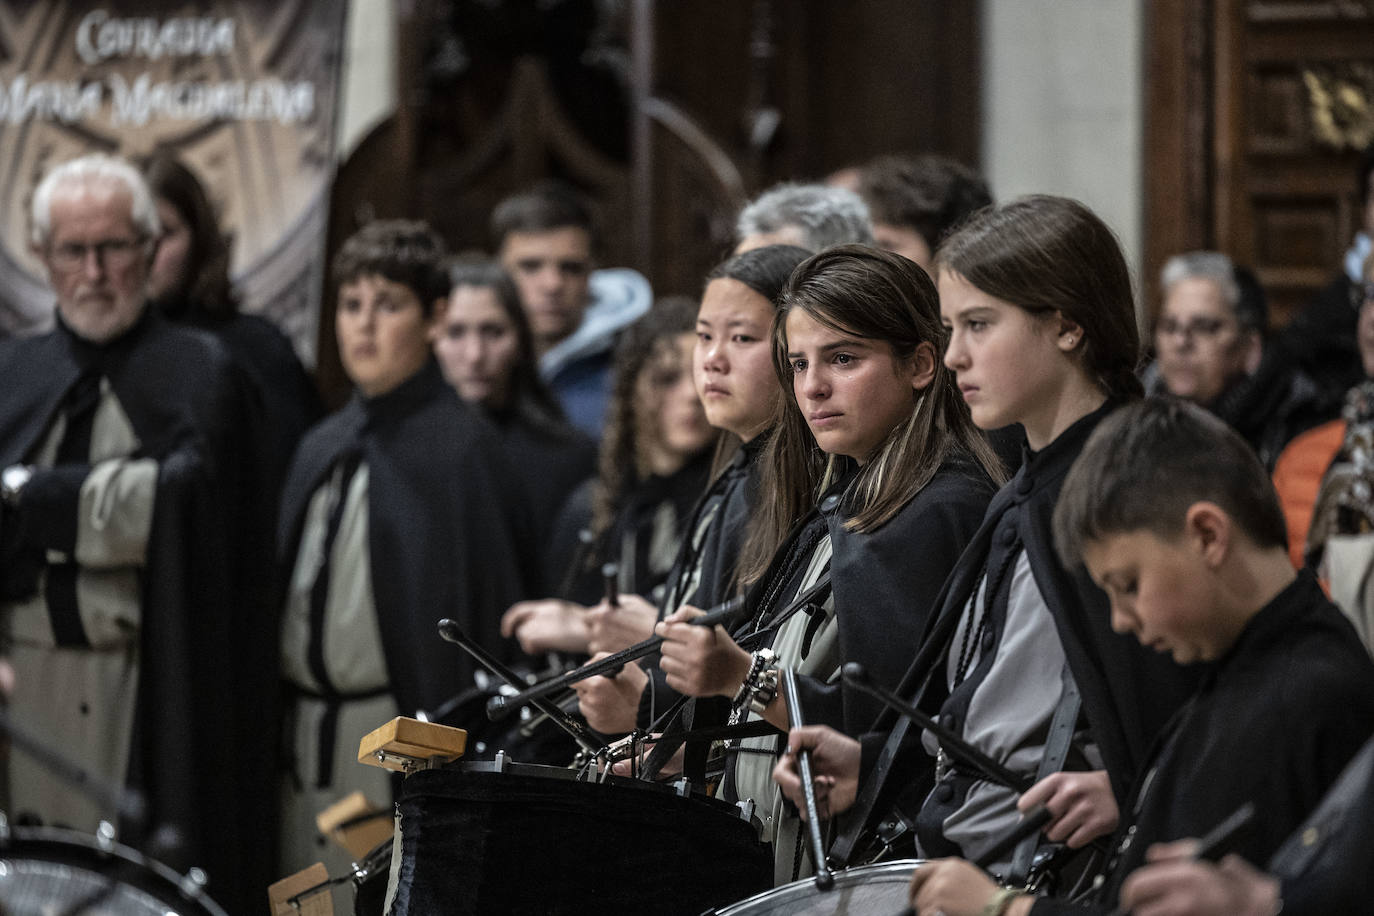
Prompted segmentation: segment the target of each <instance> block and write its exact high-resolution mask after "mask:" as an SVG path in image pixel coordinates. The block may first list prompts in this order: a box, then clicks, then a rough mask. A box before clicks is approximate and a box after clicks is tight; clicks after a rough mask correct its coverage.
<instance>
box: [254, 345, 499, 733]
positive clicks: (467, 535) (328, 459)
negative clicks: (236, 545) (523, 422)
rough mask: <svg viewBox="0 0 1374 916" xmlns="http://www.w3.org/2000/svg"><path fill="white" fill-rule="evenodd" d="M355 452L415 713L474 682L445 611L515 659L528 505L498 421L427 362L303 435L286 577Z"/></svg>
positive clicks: (396, 661)
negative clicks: (343, 461)
mask: <svg viewBox="0 0 1374 916" xmlns="http://www.w3.org/2000/svg"><path fill="white" fill-rule="evenodd" d="M354 449H357V450H359V452H360V455H361V460H362V462H363V463H365V464H366V465H367V467H368V473H369V477H368V494H367V500H368V502H367V505H368V548H369V554H370V556H369V558H368V560H369V562H370V564H371V570H372V588H373V599H374V601H375V604H376V607H377V621H378V625H379V626H380V629H381V635H382V650H383V654H384V655H385V657H386V664H387V672H388V675H389V677H390V680H391V691H392V693H393V694H394V696H395V697H396V701H397V704H398V706H399V707H400V710H401V713H402V714H403V715H414V714H415V712H416V711H417V710H428V709H433V708H435V707H436V706H438V705H440V704H441V703H443V702H444V701H445V700H447V699H449V698H450V697H453V696H455V695H457V694H458V693H460V692H462V691H464V690H466V689H467V688H469V687H471V686H472V673H473V663H472V662H471V660H470V659H469V657H468V655H467V654H466V653H465V652H463V651H462V650H461V649H459V648H458V647H457V646H454V645H451V644H449V643H447V642H444V641H443V640H441V639H440V638H439V635H438V630H437V623H438V621H439V620H440V619H441V618H445V617H448V618H452V619H453V620H455V621H457V622H458V624H459V626H461V627H462V629H463V631H464V632H465V633H466V634H467V636H468V637H469V638H471V639H473V640H475V641H476V642H478V643H479V644H481V645H482V646H484V647H485V648H486V649H487V650H488V651H490V652H492V653H493V654H496V655H509V647H508V646H507V645H506V644H504V642H503V640H502V639H501V636H500V632H499V624H500V619H501V614H502V612H504V611H505V609H506V608H507V607H509V606H510V605H511V604H512V603H514V602H515V601H518V600H520V599H521V598H522V597H524V596H525V588H524V583H523V582H522V579H521V575H520V570H521V562H520V560H521V558H520V557H519V555H518V554H519V550H520V547H519V543H520V542H519V540H518V539H517V537H516V536H515V534H513V531H515V530H517V529H518V528H519V525H520V522H519V521H518V519H521V518H523V517H524V516H523V513H524V509H523V503H522V502H521V500H520V497H519V494H518V493H517V492H516V491H515V487H514V484H513V483H512V481H511V480H510V478H509V477H507V476H506V475H505V474H504V473H502V471H501V465H500V464H499V462H500V461H501V454H502V453H501V445H500V443H499V442H498V441H497V439H496V433H495V431H494V430H493V429H492V428H491V424H490V422H489V421H487V420H486V418H484V417H483V416H481V414H480V413H479V412H478V411H476V410H475V409H474V408H471V407H469V406H467V405H466V404H464V403H463V402H462V401H461V400H460V399H459V397H458V395H457V393H456V392H455V391H454V390H453V389H452V388H450V387H449V386H448V385H447V383H445V382H444V379H443V377H442V375H441V374H440V372H439V367H438V365H437V364H436V363H434V361H433V360H430V361H429V362H428V363H427V364H426V365H425V367H424V368H423V369H421V370H420V372H418V373H416V374H415V375H414V376H412V377H411V378H409V379H407V380H406V381H404V382H402V383H401V384H400V385H398V386H397V387H396V388H395V389H393V390H391V391H389V392H387V393H386V394H383V395H380V396H378V397H375V398H364V397H362V396H361V395H358V394H355V395H354V397H353V398H352V400H350V401H349V402H348V403H347V404H346V405H345V406H344V407H343V408H342V409H340V410H339V411H338V412H337V413H335V414H333V415H332V416H330V417H328V418H326V419H325V420H324V421H322V422H321V423H319V424H318V425H317V426H315V427H314V428H313V429H312V430H311V431H310V432H309V433H307V434H306V437H305V439H304V440H303V441H302V442H301V445H300V448H299V449H297V451H296V457H295V460H294V461H293V462H292V465H291V471H290V474H289V475H288V476H287V481H286V489H285V491H284V492H283V495H282V507H281V521H280V524H279V526H278V545H279V552H280V557H281V576H282V581H285V578H286V577H287V576H289V575H290V574H291V570H292V568H293V567H294V565H295V558H296V550H297V547H298V544H299V540H300V536H301V528H302V524H303V522H304V519H305V512H306V508H307V506H308V505H309V502H310V498H311V496H312V495H313V494H314V492H315V491H316V490H317V489H318V488H319V487H320V486H321V485H322V484H323V483H324V482H325V480H326V479H327V477H328V475H329V473H330V472H331V470H332V469H333V468H334V466H335V464H336V463H337V462H338V461H339V459H340V458H342V457H343V456H344V455H345V454H347V453H349V452H350V451H351V450H354ZM282 593H283V594H284V589H282ZM379 724H380V723H379Z"/></svg>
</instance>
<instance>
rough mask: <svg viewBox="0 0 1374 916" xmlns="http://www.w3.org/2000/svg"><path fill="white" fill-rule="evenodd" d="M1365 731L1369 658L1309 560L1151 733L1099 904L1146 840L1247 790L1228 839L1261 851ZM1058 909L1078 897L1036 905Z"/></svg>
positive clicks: (1304, 807) (1273, 843)
mask: <svg viewBox="0 0 1374 916" xmlns="http://www.w3.org/2000/svg"><path fill="white" fill-rule="evenodd" d="M1371 732H1374V661H1371V660H1370V657H1369V654H1368V652H1366V651H1365V648H1364V646H1363V645H1362V644H1361V643H1360V640H1359V637H1358V636H1356V635H1355V631H1354V629H1353V628H1352V627H1351V625H1350V622H1349V621H1348V620H1346V618H1345V616H1344V615H1343V614H1341V612H1340V611H1339V610H1338V609H1337V608H1336V607H1335V605H1333V604H1331V602H1329V601H1328V600H1327V599H1326V596H1325V595H1323V594H1322V591H1321V588H1320V586H1318V585H1317V580H1316V578H1315V577H1314V576H1313V575H1312V574H1311V573H1310V572H1309V571H1306V570H1304V571H1302V572H1300V573H1299V574H1298V576H1297V578H1296V579H1295V580H1294V581H1293V583H1292V584H1290V585H1289V586H1288V587H1287V588H1285V589H1284V590H1283V591H1281V592H1280V593H1279V594H1278V595H1277V596H1275V598H1274V599H1273V600H1272V601H1270V602H1269V603H1268V604H1267V605H1265V607H1264V608H1263V609H1262V610H1260V612H1259V613H1258V614H1257V615H1256V616H1255V617H1254V618H1252V619H1251V621H1250V623H1249V624H1248V625H1247V626H1246V628H1245V629H1244V630H1243V631H1242V632H1241V635H1240V638H1239V639H1238V640H1237V641H1236V643H1235V645H1234V646H1232V647H1231V649H1230V650H1229V651H1228V652H1227V653H1226V655H1225V656H1224V657H1223V658H1222V659H1220V660H1219V661H1218V662H1217V663H1216V665H1215V667H1214V668H1213V670H1211V671H1209V672H1208V673H1207V675H1206V676H1205V677H1204V679H1203V683H1202V685H1201V687H1200V689H1199V690H1198V692H1197V694H1196V695H1195V696H1194V697H1193V699H1192V700H1190V701H1189V703H1188V704H1187V705H1186V706H1185V707H1184V708H1183V709H1182V710H1180V711H1179V713H1178V715H1177V716H1176V717H1175V719H1174V720H1173V721H1172V722H1171V723H1170V724H1169V726H1168V728H1167V729H1166V730H1165V732H1164V734H1163V735H1162V736H1161V738H1160V740H1159V741H1158V743H1157V744H1156V746H1155V748H1154V749H1153V752H1152V754H1151V760H1150V766H1149V768H1148V770H1146V771H1145V772H1144V774H1143V775H1142V778H1141V779H1140V780H1139V781H1138V783H1137V785H1136V787H1135V791H1134V792H1133V794H1132V797H1131V800H1130V803H1129V804H1128V805H1126V806H1125V807H1123V808H1122V816H1121V826H1120V827H1119V828H1118V830H1117V835H1116V837H1115V838H1114V841H1113V843H1112V844H1111V848H1112V849H1116V850H1119V852H1118V855H1117V858H1116V861H1114V862H1113V863H1110V864H1109V866H1108V869H1107V874H1106V879H1105V882H1104V883H1103V885H1102V890H1101V891H1100V892H1099V895H1098V896H1097V897H1096V906H1095V907H1094V908H1100V909H1101V910H1102V911H1105V910H1106V908H1107V907H1108V906H1109V905H1111V904H1113V903H1115V902H1116V898H1117V895H1118V893H1119V892H1120V889H1121V883H1122V882H1123V881H1124V880H1125V879H1126V877H1127V876H1128V875H1129V874H1130V873H1131V872H1132V871H1134V870H1135V869H1136V868H1137V867H1138V866H1140V865H1141V864H1142V863H1143V862H1144V858H1145V851H1146V849H1147V848H1148V847H1149V845H1150V844H1151V843H1161V842H1170V841H1173V840H1180V839H1183V838H1185V837H1197V836H1202V835H1203V834H1204V833H1206V832H1207V831H1208V830H1210V829H1212V827H1214V826H1216V825H1217V824H1219V823H1221V821H1222V820H1224V819H1225V818H1226V817H1227V816H1228V815H1230V814H1231V813H1232V812H1233V811H1234V810H1235V809H1236V808H1238V807H1239V806H1240V805H1241V804H1243V803H1244V802H1247V801H1249V802H1253V803H1254V805H1255V808H1256V817H1255V819H1254V821H1253V822H1252V823H1251V825H1250V827H1249V828H1247V829H1246V830H1245V831H1244V832H1243V833H1242V834H1241V835H1240V836H1239V837H1238V839H1237V841H1236V844H1235V846H1234V847H1233V851H1234V852H1236V853H1237V854H1239V855H1241V856H1244V857H1245V858H1247V859H1249V860H1250V861H1251V862H1264V861H1266V860H1267V859H1268V858H1269V856H1270V855H1271V854H1272V853H1273V852H1274V851H1275V850H1276V849H1277V848H1278V846H1279V844H1280V843H1282V842H1283V840H1284V838H1285V837H1286V836H1288V834H1289V833H1291V832H1292V831H1293V829H1294V828H1295V827H1297V825H1298V824H1299V823H1301V821H1302V819H1303V818H1304V817H1305V816H1306V815H1307V814H1308V812H1310V811H1311V810H1312V809H1313V808H1314V807H1316V805H1317V803H1318V802H1319V801H1320V800H1321V798H1322V795H1323V794H1324V793H1325V792H1326V790H1327V789H1328V788H1329V787H1330V786H1331V784H1332V783H1333V782H1335V780H1336V778H1337V776H1339V775H1340V773H1341V770H1342V769H1344V767H1345V766H1346V764H1347V763H1349V761H1350V759H1351V758H1352V757H1353V756H1354V755H1355V753H1356V751H1358V750H1359V748H1360V745H1362V744H1363V743H1364V742H1365V740H1366V739H1367V738H1368V737H1369V735H1370V733H1371ZM1366 818H1368V812H1366ZM1060 910H1063V911H1064V912H1081V911H1082V908H1078V907H1072V906H1065V905H1062V904H1057V903H1054V902H1051V901H1044V902H1043V903H1037V904H1036V905H1035V907H1034V912H1035V913H1042V912H1044V913H1056V912H1059V911H1060ZM1284 912H1288V910H1287V908H1286V907H1285V909H1284ZM1329 912H1354V911H1347V910H1340V909H1335V910H1330V911H1329Z"/></svg>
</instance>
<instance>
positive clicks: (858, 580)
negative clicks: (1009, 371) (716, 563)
mask: <svg viewBox="0 0 1374 916" xmlns="http://www.w3.org/2000/svg"><path fill="white" fill-rule="evenodd" d="M852 479H853V473H852V472H851V473H850V474H846V475H845V476H844V477H842V478H841V479H840V480H839V481H837V482H836V483H835V484H834V485H833V486H832V487H831V488H830V489H829V490H828V491H827V492H826V494H825V495H823V496H822V497H821V499H820V501H819V503H818V505H817V507H816V508H815V509H813V510H812V511H811V512H810V513H808V515H807V516H806V517H805V518H804V519H803V520H802V521H801V522H800V523H799V524H798V525H797V526H796V528H795V529H794V531H793V532H792V535H791V537H789V539H788V540H787V541H786V542H784V543H783V544H782V545H781V546H780V547H779V549H778V551H777V552H776V554H775V557H774V560H773V564H772V568H770V569H769V571H768V572H767V573H765V575H764V576H763V577H762V578H761V579H760V580H759V581H758V582H757V583H756V584H755V585H754V586H753V587H752V588H751V590H750V594H749V596H748V600H747V601H746V609H747V611H748V614H749V617H750V619H751V620H752V621H756V622H757V624H756V626H757V627H758V628H759V629H761V630H764V631H775V629H776V627H777V626H778V625H779V624H780V623H781V622H782V621H781V620H780V619H778V615H779V614H781V613H782V612H783V611H784V610H785V609H786V607H787V605H788V604H790V603H791V601H792V600H793V597H794V595H795V594H796V593H797V590H798V588H799V586H800V584H801V581H802V577H803V576H804V574H805V572H806V569H807V566H808V565H809V562H810V558H811V554H812V548H809V547H808V546H807V545H811V544H815V543H816V542H817V541H818V540H819V538H820V537H822V536H824V535H829V537H830V543H831V558H830V591H831V597H832V598H833V608H834V613H835V619H836V622H837V627H838V632H839V651H840V656H841V658H842V659H843V660H844V661H845V662H857V663H859V664H861V665H863V666H864V669H865V671H867V672H868V673H869V676H870V677H871V678H873V679H874V680H875V681H877V682H879V683H891V682H892V681H895V680H896V679H897V678H898V677H900V676H901V672H903V671H904V670H905V668H906V665H907V664H908V663H909V661H910V659H911V656H912V654H913V653H914V652H915V651H916V650H917V647H918V646H919V645H920V639H921V633H922V632H923V631H924V630H925V628H926V625H927V622H928V618H929V615H930V613H931V610H932V609H933V607H934V599H935V597H936V596H937V595H938V594H939V592H940V587H941V585H942V584H943V583H944V581H945V577H946V575H947V574H948V572H949V570H950V568H951V567H952V566H953V565H954V563H955V561H956V560H957V558H958V557H959V555H960V553H961V551H962V550H963V547H964V545H965V544H966V543H967V542H968V540H969V538H970V537H972V536H973V533H974V532H975V531H976V530H977V528H978V521H979V519H980V518H982V516H983V512H984V509H985V508H986V506H987V502H988V500H989V499H990V498H991V496H992V494H993V492H994V487H993V484H992V481H991V479H990V478H989V477H988V476H987V474H986V472H984V471H983V470H982V469H981V468H979V467H977V466H976V465H975V464H974V463H973V462H972V461H971V460H969V459H968V458H966V457H965V456H962V455H953V456H951V457H950V458H948V459H947V460H946V461H945V462H944V463H943V464H942V465H941V467H940V468H939V469H938V470H937V471H936V473H935V475H934V476H933V477H932V478H931V479H930V481H929V482H928V483H927V484H926V485H925V486H924V487H923V488H922V489H921V490H920V492H918V493H917V494H916V495H915V496H914V497H913V498H912V499H911V501H910V502H908V503H907V504H906V505H905V506H903V507H902V508H901V509H900V510H899V511H898V512H897V514H895V515H894V516H892V518H890V519H888V520H887V521H886V522H885V523H884V524H883V525H881V526H879V527H878V528H877V529H875V530H873V531H868V532H856V531H851V530H848V529H847V528H846V527H845V522H846V520H847V519H849V518H850V517H851V516H852V515H853V514H854V507H853V505H852V504H851V503H850V502H849V501H848V500H847V499H846V497H845V490H846V488H847V487H848V485H849V483H850V482H851V481H852ZM803 613H804V612H803ZM753 630H754V626H751V625H749V624H746V625H744V626H742V627H739V628H737V629H736V630H735V632H734V636H735V639H736V641H740V640H742V639H744V638H745V637H746V635H747V634H748V633H750V632H751V631H753ZM770 639H771V637H770V636H765V639H764V641H763V642H762V643H760V642H758V641H757V640H753V639H751V640H750V641H749V647H750V648H754V647H757V646H758V645H766V644H767V642H768V641H769V640H770ZM797 688H798V694H799V697H800V707H801V711H802V715H803V719H804V721H805V722H806V723H807V724H824V725H830V726H831V727H833V728H835V729H838V730H840V731H843V732H845V733H846V734H851V735H855V734H859V733H860V732H862V731H863V730H864V729H865V728H866V727H867V726H868V725H869V724H870V723H871V722H872V721H873V720H874V718H875V717H876V716H877V715H878V713H879V711H880V707H879V706H878V705H877V703H876V701H874V700H872V699H871V698H870V697H868V696H867V695H865V694H861V693H859V692H858V691H855V690H850V689H846V688H845V687H844V686H843V684H841V683H834V684H828V683H823V682H821V681H819V680H816V679H814V678H810V677H799V678H797ZM692 706H693V709H692V713H691V717H690V722H691V725H692V727H694V728H703V727H706V726H708V725H714V724H719V723H720V722H722V721H724V717H725V716H726V715H727V714H728V711H729V704H728V702H726V701H725V700H723V699H718V698H707V699H704V700H702V699H699V700H697V701H696V702H695V703H693V704H692Z"/></svg>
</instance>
